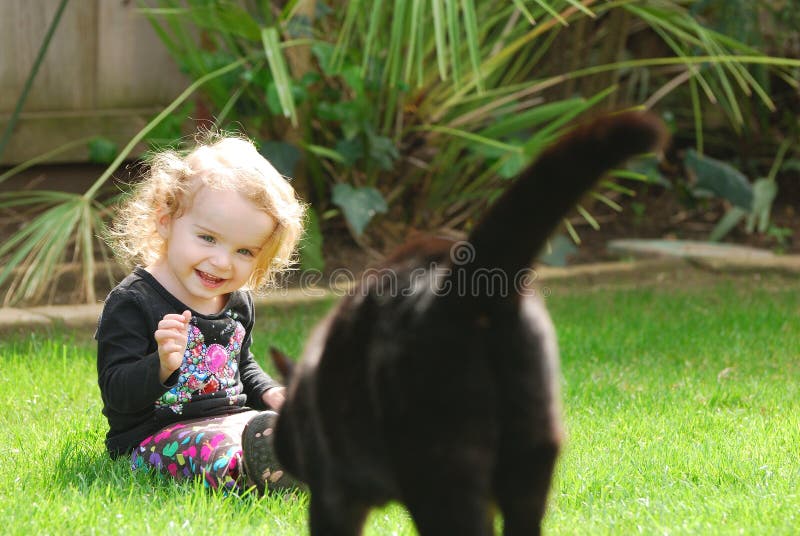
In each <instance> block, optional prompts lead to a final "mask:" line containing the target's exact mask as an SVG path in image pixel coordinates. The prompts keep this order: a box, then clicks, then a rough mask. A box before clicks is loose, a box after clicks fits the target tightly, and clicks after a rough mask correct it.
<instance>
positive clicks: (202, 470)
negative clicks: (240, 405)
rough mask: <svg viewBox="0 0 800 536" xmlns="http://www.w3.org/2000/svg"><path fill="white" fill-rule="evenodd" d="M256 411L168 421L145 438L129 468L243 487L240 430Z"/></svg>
mask: <svg viewBox="0 0 800 536" xmlns="http://www.w3.org/2000/svg"><path fill="white" fill-rule="evenodd" d="M257 414H258V412H257V411H244V412H242V413H234V414H232V415H222V416H219V417H210V418H202V419H193V420H189V421H183V422H178V423H174V424H170V425H169V426H166V427H164V428H162V429H161V430H159V431H158V432H156V433H155V434H153V435H151V436H150V437H148V438H146V439H145V440H144V441H142V442H141V443H140V444H139V446H138V447H136V448H135V449H134V450H133V454H132V455H131V468H132V469H139V468H142V467H145V468H155V469H157V470H158V471H159V472H161V473H166V474H169V475H171V476H172V477H173V478H175V479H176V480H178V481H182V480H189V479H194V478H196V477H202V478H203V481H204V482H205V484H206V485H207V486H209V487H211V488H214V489H217V488H224V489H245V488H246V487H247V483H246V478H245V476H244V468H243V466H242V430H244V426H245V425H246V424H247V422H248V421H249V420H250V419H251V418H253V417H254V416H255V415H257Z"/></svg>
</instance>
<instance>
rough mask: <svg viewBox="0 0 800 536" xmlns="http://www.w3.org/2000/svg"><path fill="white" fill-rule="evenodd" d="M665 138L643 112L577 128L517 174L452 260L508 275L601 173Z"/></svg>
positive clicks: (528, 260) (526, 261)
mask: <svg viewBox="0 0 800 536" xmlns="http://www.w3.org/2000/svg"><path fill="white" fill-rule="evenodd" d="M665 142H666V132H665V129H664V126H663V124H662V123H661V121H660V120H659V119H658V118H657V117H655V116H654V115H652V114H649V113H646V112H638V111H635V112H623V113H618V114H614V115H608V116H604V117H601V118H599V119H595V120H593V121H591V122H589V123H587V124H584V125H582V126H579V127H577V128H576V129H574V130H573V131H571V132H570V133H568V134H567V135H566V136H564V137H563V138H561V139H559V140H558V141H557V142H556V143H555V144H554V145H552V146H551V147H549V148H548V149H546V150H545V151H544V152H543V153H542V154H541V155H540V156H539V158H538V159H537V160H536V161H535V162H534V163H533V164H532V165H531V166H530V167H528V168H527V169H526V170H525V171H524V172H523V173H522V174H521V175H519V177H518V178H517V179H516V180H515V182H514V184H513V185H512V186H511V187H510V188H509V189H508V190H507V191H506V192H505V193H504V194H503V195H502V196H501V197H500V199H499V200H498V201H497V202H496V203H495V204H494V205H493V206H492V207H491V208H490V209H489V211H488V213H487V214H486V216H485V217H484V219H483V220H482V221H481V222H480V223H478V225H477V226H476V227H475V228H474V229H473V231H472V232H471V233H470V234H469V237H468V241H467V243H466V244H463V243H462V245H463V246H464V247H465V248H467V250H462V251H456V250H454V251H452V252H451V257H453V258H452V260H453V262H454V263H456V264H460V265H462V266H464V268H466V269H467V271H471V269H472V270H492V271H494V270H497V269H500V270H502V271H503V272H504V273H505V274H506V275H507V276H510V277H514V276H515V275H516V274H518V273H519V272H520V271H522V270H525V269H527V268H528V267H529V266H530V265H531V264H532V262H533V261H534V259H535V257H536V255H537V254H538V253H539V252H540V251H541V250H542V248H543V247H544V245H545V243H546V242H547V239H548V238H549V237H550V235H551V234H552V232H553V231H554V230H555V228H556V227H557V226H558V225H559V223H560V222H561V221H562V219H563V218H564V217H565V216H566V214H567V213H568V212H569V211H570V210H571V209H572V207H573V206H575V204H576V203H577V202H578V201H579V200H580V199H581V197H582V196H583V195H584V194H585V193H586V192H587V191H588V190H589V189H590V188H591V187H592V185H594V183H595V182H596V181H597V180H598V179H599V178H600V177H601V176H603V175H604V174H605V173H606V172H607V171H608V170H609V169H610V168H612V167H614V166H617V165H619V164H621V163H622V162H624V161H625V160H626V159H627V158H629V157H631V156H634V155H637V154H641V153H646V152H649V151H657V150H661V149H662V148H663V145H664V144H665ZM459 255H461V256H462V257H463V259H459V258H458V257H459ZM469 261H471V262H469Z"/></svg>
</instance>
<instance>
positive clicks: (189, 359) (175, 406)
mask: <svg viewBox="0 0 800 536" xmlns="http://www.w3.org/2000/svg"><path fill="white" fill-rule="evenodd" d="M220 322H227V323H228V325H226V326H225V329H224V330H223V331H222V334H223V335H224V334H225V333H226V332H228V333H230V337H229V339H228V343H227V345H225V346H222V345H221V344H217V343H213V344H209V345H206V343H205V337H204V335H203V332H202V331H201V330H200V328H199V327H197V325H196V324H195V323H194V319H192V323H191V324H190V325H189V332H188V340H187V344H186V351H185V352H184V354H183V363H181V366H180V369H179V375H178V381H177V383H176V384H175V385H174V386H173V387H172V388H170V390H169V391H167V392H166V393H164V394H163V395H162V396H161V398H159V399H158V400H156V407H157V408H165V407H167V408H170V409H171V410H172V411H173V412H175V413H176V414H181V413H183V407H184V404H186V403H188V402H190V401H191V400H192V399H197V398H216V397H221V396H227V397H228V398H229V399H231V400H233V399H234V398H235V397H236V396H238V395H239V394H241V390H242V389H241V384H239V385H237V383H238V382H237V381H236V375H237V372H238V370H239V354H240V352H241V349H242V341H243V340H244V336H245V329H244V326H242V324H241V323H240V322H238V321H237V320H234V319H232V318H226V319H222V320H220Z"/></svg>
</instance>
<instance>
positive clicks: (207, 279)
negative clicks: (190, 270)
mask: <svg viewBox="0 0 800 536" xmlns="http://www.w3.org/2000/svg"><path fill="white" fill-rule="evenodd" d="M195 272H196V273H197V276H198V277H199V278H200V281H201V282H202V283H203V285H204V286H206V287H208V288H217V287H219V286H220V285H221V284H222V283H224V282H225V279H223V278H221V277H215V276H213V275H211V274H208V273H206V272H202V271H200V270H195Z"/></svg>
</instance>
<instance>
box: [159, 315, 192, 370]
mask: <svg viewBox="0 0 800 536" xmlns="http://www.w3.org/2000/svg"><path fill="white" fill-rule="evenodd" d="M191 319H192V313H191V312H190V311H188V310H187V311H184V312H183V314H182V315H179V314H174V313H171V314H168V315H164V318H162V319H161V321H160V322H159V323H158V329H156V332H155V339H156V343H158V359H159V360H160V361H161V370H160V372H159V378H160V380H161V383H164V382H165V381H166V380H167V378H169V377H170V375H171V374H172V373H173V372H175V370H177V369H178V367H180V366H181V363H183V352H184V351H185V350H186V343H187V341H188V337H189V330H188V326H189V321H190V320H191Z"/></svg>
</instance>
